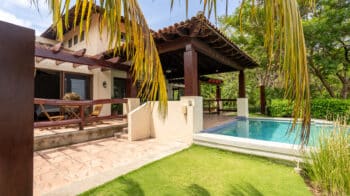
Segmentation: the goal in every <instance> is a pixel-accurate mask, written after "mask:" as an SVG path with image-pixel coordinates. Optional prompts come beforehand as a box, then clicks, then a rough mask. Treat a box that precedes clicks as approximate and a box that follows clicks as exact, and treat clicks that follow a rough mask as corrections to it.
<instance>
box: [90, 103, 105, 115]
mask: <svg viewBox="0 0 350 196" xmlns="http://www.w3.org/2000/svg"><path fill="white" fill-rule="evenodd" d="M102 106H103V105H102V104H97V105H95V107H94V110H93V111H92V112H91V114H90V116H92V117H98V116H99V115H100V113H101V110H102Z"/></svg>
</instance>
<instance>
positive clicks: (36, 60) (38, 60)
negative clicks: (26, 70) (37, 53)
mask: <svg viewBox="0 0 350 196" xmlns="http://www.w3.org/2000/svg"><path fill="white" fill-rule="evenodd" d="M43 60H45V58H41V57H35V63H40V62H41V61H43Z"/></svg>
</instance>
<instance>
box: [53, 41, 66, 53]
mask: <svg viewBox="0 0 350 196" xmlns="http://www.w3.org/2000/svg"><path fill="white" fill-rule="evenodd" d="M62 47H63V44H62V42H60V43H57V44H56V45H54V46H52V47H51V48H50V50H51V51H52V52H54V53H58V52H59V51H60V50H61V49H62Z"/></svg>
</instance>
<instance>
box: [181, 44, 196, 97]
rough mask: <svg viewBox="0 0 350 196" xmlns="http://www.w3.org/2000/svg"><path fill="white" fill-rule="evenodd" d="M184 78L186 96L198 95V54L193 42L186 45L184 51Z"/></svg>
mask: <svg viewBox="0 0 350 196" xmlns="http://www.w3.org/2000/svg"><path fill="white" fill-rule="evenodd" d="M184 80H185V96H198V95H199V82H198V54H197V52H196V51H195V49H194V47H193V46H192V44H187V45H186V51H185V53H184Z"/></svg>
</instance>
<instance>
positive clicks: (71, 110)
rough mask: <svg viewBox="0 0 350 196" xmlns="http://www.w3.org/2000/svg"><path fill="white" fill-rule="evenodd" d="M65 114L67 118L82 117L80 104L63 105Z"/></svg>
mask: <svg viewBox="0 0 350 196" xmlns="http://www.w3.org/2000/svg"><path fill="white" fill-rule="evenodd" d="M62 109H63V111H64V114H65V115H67V119H74V118H80V116H79V106H62Z"/></svg>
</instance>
